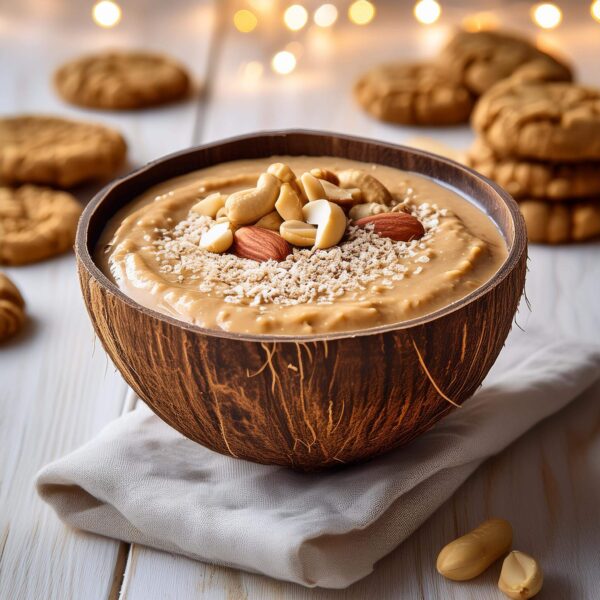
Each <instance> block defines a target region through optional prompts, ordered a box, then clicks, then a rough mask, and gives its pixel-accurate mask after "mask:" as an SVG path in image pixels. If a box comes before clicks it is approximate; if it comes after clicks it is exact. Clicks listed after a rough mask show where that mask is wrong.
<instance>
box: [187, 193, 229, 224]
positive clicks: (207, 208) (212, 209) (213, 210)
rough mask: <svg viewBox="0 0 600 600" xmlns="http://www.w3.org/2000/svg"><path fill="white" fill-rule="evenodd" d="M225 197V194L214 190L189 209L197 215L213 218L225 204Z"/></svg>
mask: <svg viewBox="0 0 600 600" xmlns="http://www.w3.org/2000/svg"><path fill="white" fill-rule="evenodd" d="M226 199H227V196H224V195H223V194H221V193H219V192H216V193H214V194H210V195H209V196H206V198H204V199H203V200H200V201H199V202H196V204H194V206H192V208H191V209H190V210H191V211H192V212H195V213H196V214H198V215H203V216H206V217H210V218H211V219H214V218H215V217H216V216H217V215H218V214H219V211H220V210H221V209H222V208H223V207H224V206H225V200H226Z"/></svg>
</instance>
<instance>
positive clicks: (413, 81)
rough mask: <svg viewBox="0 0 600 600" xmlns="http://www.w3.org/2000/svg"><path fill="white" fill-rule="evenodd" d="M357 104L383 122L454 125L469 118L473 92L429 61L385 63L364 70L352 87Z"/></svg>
mask: <svg viewBox="0 0 600 600" xmlns="http://www.w3.org/2000/svg"><path fill="white" fill-rule="evenodd" d="M354 95H355V97H356V99H357V101H358V103H359V104H360V105H361V106H362V107H363V108H364V109H365V110H366V111H367V112H368V113H370V114H371V115H373V116H374V117H376V118H377V119H380V120H382V121H390V122H392V123H403V124H407V125H453V124H456V123H464V122H466V121H468V119H469V115H470V114H471V110H472V108H473V101H474V99H473V96H472V94H471V93H470V92H469V91H468V90H467V89H466V88H465V87H464V86H463V85H461V84H460V83H457V82H456V81H454V80H453V79H451V78H449V77H448V76H447V75H446V74H445V73H444V72H443V71H441V70H440V69H438V68H437V67H435V66H434V65H432V64H427V63H421V64H419V63H416V64H402V63H396V64H388V65H381V66H379V67H376V68H374V69H372V70H371V71H368V72H367V73H365V74H364V75H363V76H362V77H361V78H360V79H359V80H358V82H357V83H356V85H355V86H354Z"/></svg>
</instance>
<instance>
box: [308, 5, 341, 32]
mask: <svg viewBox="0 0 600 600" xmlns="http://www.w3.org/2000/svg"><path fill="white" fill-rule="evenodd" d="M337 18H338V10H337V8H336V7H335V6H334V5H333V4H322V5H321V6H319V8H317V10H315V14H314V16H313V19H314V21H315V25H318V26H319V27H331V26H332V25H333V24H334V23H335V22H336V21H337Z"/></svg>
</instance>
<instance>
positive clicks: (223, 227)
mask: <svg viewBox="0 0 600 600" xmlns="http://www.w3.org/2000/svg"><path fill="white" fill-rule="evenodd" d="M231 244H233V231H231V227H230V224H229V222H228V221H224V222H222V223H217V224H216V225H213V226H212V227H211V228H210V229H209V230H208V231H205V232H204V233H203V234H202V236H201V237H200V248H203V249H204V250H208V251H209V252H215V253H217V254H221V253H223V252H225V251H226V250H228V249H229V247H230V246H231Z"/></svg>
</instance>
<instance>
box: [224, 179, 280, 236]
mask: <svg viewBox="0 0 600 600" xmlns="http://www.w3.org/2000/svg"><path fill="white" fill-rule="evenodd" d="M279 186H280V181H279V179H277V177H275V175H271V174H270V173H263V174H262V175H261V176H260V177H259V178H258V182H257V184H256V187H255V188H251V189H249V190H241V191H239V192H234V193H233V194H231V196H229V198H227V201H226V202H225V208H226V209H227V216H228V218H229V219H230V220H231V222H232V223H235V224H237V225H246V224H248V223H256V221H258V220H259V219H260V218H261V217H264V216H265V215H266V214H268V213H270V212H271V211H272V210H273V209H274V208H275V201H276V200H277V195H278V193H279Z"/></svg>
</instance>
